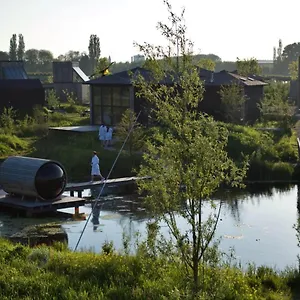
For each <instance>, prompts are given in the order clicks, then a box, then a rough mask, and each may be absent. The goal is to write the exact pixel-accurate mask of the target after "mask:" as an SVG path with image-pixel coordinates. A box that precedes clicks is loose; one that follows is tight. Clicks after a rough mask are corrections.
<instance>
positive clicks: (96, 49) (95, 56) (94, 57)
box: [89, 34, 101, 71]
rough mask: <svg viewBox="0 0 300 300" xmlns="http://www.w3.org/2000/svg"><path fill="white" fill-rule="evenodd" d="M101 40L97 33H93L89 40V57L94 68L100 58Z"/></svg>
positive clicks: (93, 68)
mask: <svg viewBox="0 0 300 300" xmlns="http://www.w3.org/2000/svg"><path fill="white" fill-rule="evenodd" d="M100 54H101V50H100V40H99V37H98V36H97V35H96V34H91V36H90V42H89V58H90V61H91V66H92V70H93V71H94V70H95V67H96V64H97V62H98V60H99V58H100Z"/></svg>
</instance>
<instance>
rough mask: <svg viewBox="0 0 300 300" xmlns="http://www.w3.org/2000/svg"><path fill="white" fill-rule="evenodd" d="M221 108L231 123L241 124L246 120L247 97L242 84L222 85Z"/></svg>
mask: <svg viewBox="0 0 300 300" xmlns="http://www.w3.org/2000/svg"><path fill="white" fill-rule="evenodd" d="M220 96H221V109H222V111H223V113H224V116H225V120H226V121H227V122H230V123H235V124H239V123H241V121H243V120H244V118H245V116H244V114H245V111H244V105H245V101H246V97H245V95H244V90H243V88H242V86H240V85H239V84H237V83H233V84H231V85H225V86H222V87H221V90H220Z"/></svg>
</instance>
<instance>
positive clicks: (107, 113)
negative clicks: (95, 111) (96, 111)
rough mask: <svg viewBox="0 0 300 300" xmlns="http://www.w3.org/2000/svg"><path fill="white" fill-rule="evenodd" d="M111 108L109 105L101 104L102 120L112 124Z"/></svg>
mask: <svg viewBox="0 0 300 300" xmlns="http://www.w3.org/2000/svg"><path fill="white" fill-rule="evenodd" d="M112 117H113V114H112V109H111V106H102V121H103V123H104V124H106V125H112Z"/></svg>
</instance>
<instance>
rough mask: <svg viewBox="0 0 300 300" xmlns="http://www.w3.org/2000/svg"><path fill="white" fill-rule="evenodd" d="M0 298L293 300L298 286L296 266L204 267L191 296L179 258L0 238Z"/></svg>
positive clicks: (188, 283)
mask: <svg viewBox="0 0 300 300" xmlns="http://www.w3.org/2000/svg"><path fill="white" fill-rule="evenodd" d="M0 262H1V269H0V298H1V299H28V300H29V299H44V300H47V299H49V300H50V299H51V300H52V299H60V300H64V299H66V300H67V299H72V300H73V299H114V300H116V299H133V300H135V299H136V300H138V299H141V300H144V299H153V300H156V299H171V300H172V299H174V300H175V299H176V300H177V299H178V300H179V299H203V300H206V299H220V300H221V299H232V300H235V299H236V300H250V299H257V300H260V299H261V300H262V299H269V300H271V299H273V300H275V299H282V300H284V299H292V293H293V290H292V289H291V287H294V286H296V285H297V284H299V274H298V272H297V271H295V270H291V271H289V272H285V273H278V272H276V271H274V270H272V269H270V268H266V267H260V268H254V267H253V266H250V267H249V269H248V271H247V272H246V273H244V272H242V271H241V270H240V269H239V268H235V267H230V266H226V265H220V266H215V267H214V268H212V267H205V269H204V274H205V275H204V278H202V274H201V278H202V279H204V281H203V280H202V282H204V286H203V288H202V293H201V295H199V297H195V298H192V293H191V289H190V286H191V285H190V283H191V281H190V280H191V279H190V278H188V277H186V276H185V275H184V274H185V273H184V269H183V265H182V264H181V263H180V261H176V262H171V261H168V260H167V258H166V257H160V258H150V257H148V256H145V255H143V254H138V255H136V256H129V255H121V254H117V253H114V252H112V253H109V254H104V253H102V254H94V253H88V252H76V253H74V252H71V251H69V250H66V247H64V246H62V245H61V244H57V245H56V246H54V247H52V248H48V247H44V246H40V247H37V248H28V247H25V246H21V245H13V244H11V243H9V242H7V241H5V240H0Z"/></svg>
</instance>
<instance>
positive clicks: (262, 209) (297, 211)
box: [0, 184, 300, 268]
mask: <svg viewBox="0 0 300 300" xmlns="http://www.w3.org/2000/svg"><path fill="white" fill-rule="evenodd" d="M98 193H99V191H97V190H95V191H85V192H84V194H83V196H85V197H89V198H93V197H95V196H98ZM213 199H214V200H216V201H222V203H223V208H222V213H221V220H222V221H220V223H219V225H218V228H217V234H216V235H217V236H216V237H217V238H219V237H221V244H220V248H221V249H222V250H223V251H228V250H229V249H230V248H232V247H234V248H235V251H236V255H237V256H238V258H240V259H241V261H242V264H246V263H247V262H249V261H254V262H255V263H256V264H258V265H260V264H266V265H270V266H274V265H276V266H277V267H279V268H284V267H285V266H286V265H290V264H294V263H296V257H297V254H298V253H299V252H300V251H299V249H298V247H297V238H296V232H295V230H294V229H293V225H294V224H295V223H296V222H297V218H298V217H299V215H300V185H298V186H290V185H289V186H287V185H276V186H266V185H258V184H255V185H250V186H248V187H247V189H245V190H222V191H219V192H218V193H216V194H215V195H214V197H213ZM91 207H92V201H88V203H87V204H86V205H85V206H83V207H80V212H81V213H86V214H90V213H91ZM61 211H64V212H68V213H71V214H73V212H74V211H73V209H63V210H61ZM207 213H208V211H206V212H205V214H207ZM149 218H150V216H149V215H148V214H147V212H146V210H145V208H144V207H143V205H142V201H141V199H140V198H139V197H138V195H126V196H114V195H108V196H105V197H101V199H100V202H99V203H98V205H97V207H96V208H95V209H94V211H93V214H92V216H91V219H90V222H88V224H87V228H86V231H85V233H84V235H83V238H82V240H81V242H80V245H79V249H87V250H88V249H92V250H93V251H95V252H100V251H101V247H102V245H103V243H104V242H106V241H113V243H114V246H115V248H116V249H122V236H123V233H125V234H126V235H127V236H129V237H131V238H132V240H133V242H134V239H135V236H136V233H137V232H140V234H141V235H142V236H143V235H144V234H145V233H146V222H147V220H149ZM49 221H50V218H44V219H20V218H14V217H11V216H8V215H4V214H3V213H0V236H8V235H10V234H12V232H16V231H18V230H19V229H20V228H23V227H25V226H26V225H30V224H32V223H35V224H39V223H46V222H49ZM56 221H57V219H56ZM177 221H178V224H179V226H180V228H181V229H183V230H185V229H186V228H187V224H186V222H185V220H184V219H182V218H180V217H178V219H177ZM84 225H85V221H70V222H66V221H63V225H62V226H63V228H64V229H65V230H66V231H67V233H68V239H69V247H70V248H71V249H74V246H75V245H76V243H77V241H78V238H79V236H80V234H81V232H82V229H83V227H84ZM167 232H168V230H167V228H165V227H162V233H163V234H167Z"/></svg>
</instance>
